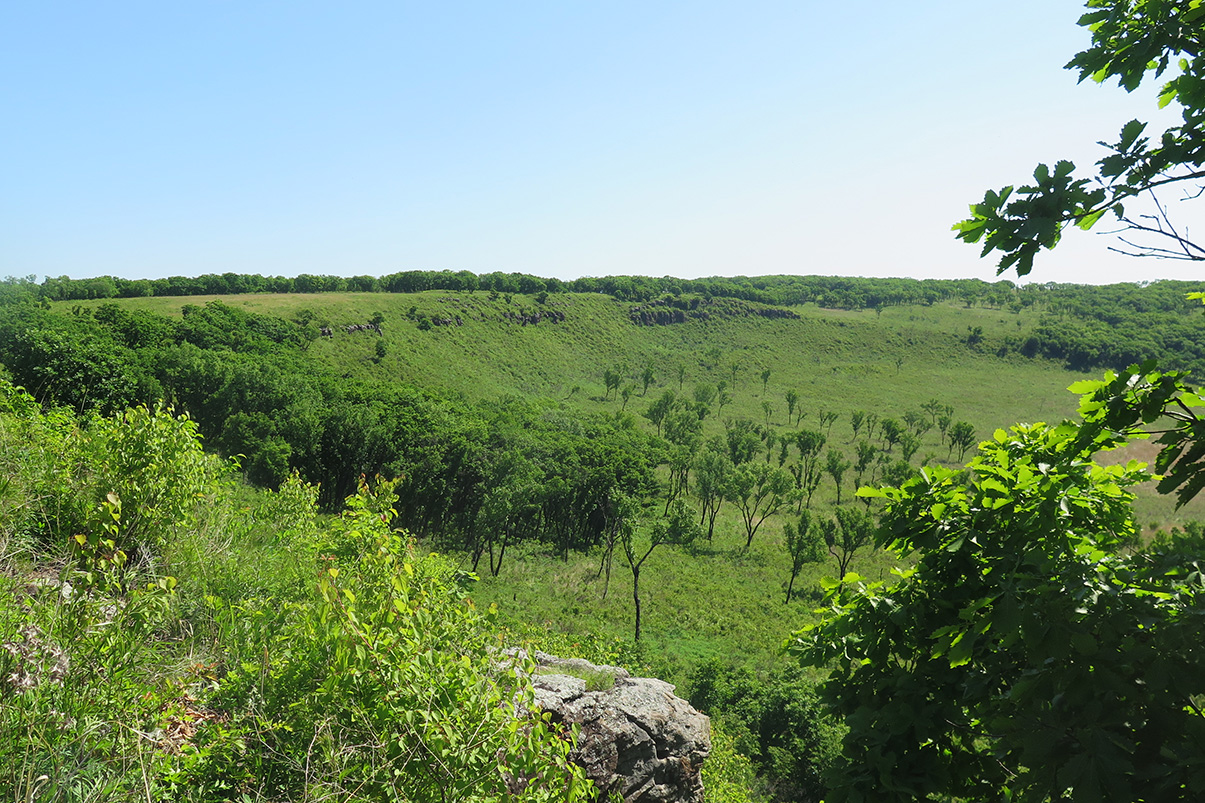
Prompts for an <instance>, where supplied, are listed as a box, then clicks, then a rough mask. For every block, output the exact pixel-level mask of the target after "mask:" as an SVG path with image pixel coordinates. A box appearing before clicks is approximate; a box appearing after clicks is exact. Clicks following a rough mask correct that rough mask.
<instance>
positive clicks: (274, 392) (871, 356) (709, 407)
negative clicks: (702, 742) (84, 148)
mask: <svg viewBox="0 0 1205 803" xmlns="http://www.w3.org/2000/svg"><path fill="white" fill-rule="evenodd" d="M1047 314H1048V312H1046V311H1042V310H1039V309H1037V308H1034V307H1031V306H1026V305H1012V306H1010V307H1008V308H1000V307H991V306H984V305H982V304H970V303H967V301H966V300H965V299H964V300H956V301H940V300H939V301H933V302H931V303H918V304H907V303H897V304H893V305H877V306H875V307H872V308H860V309H857V308H856V309H832V308H824V307H819V306H817V305H815V304H814V303H805V304H800V305H792V306H774V305H769V304H764V303H761V302H758V301H753V300H746V299H739V298H732V297H702V296H691V295H687V294H683V295H680V296H676V297H667V298H663V299H660V300H653V301H649V300H643V301H642V300H619V299H617V298H615V297H614V296H611V295H603V294H601V293H544V292H541V293H536V294H520V293H498V292H488V291H472V292H461V293H452V292H448V291H442V290H431V291H424V292H417V293H350V292H324V293H307V294H257V293H242V294H235V295H226V296H162V297H142V298H124V299H111V298H105V299H94V300H70V301H58V302H51V303H46V302H43V303H41V304H34V303H29V302H18V303H10V304H8V305H0V335H2V336H3V337H0V363H3V364H4V365H5V366H6V367H7V369H8V371H9V372H10V373H11V374H12V376H13V377H14V378H16V379H17V381H18V382H19V383H20V384H24V385H25V386H26V387H27V388H29V389H30V390H31V391H32V392H34V393H35V394H37V395H39V397H40V398H41V400H42V401H44V402H47V403H50V402H59V403H63V404H67V405H70V406H73V407H76V408H77V409H78V410H79V411H81V412H86V411H87V410H88V409H95V410H100V411H102V412H106V411H107V412H119V411H120V410H122V409H124V408H125V407H127V406H129V405H133V404H137V403H140V402H141V403H147V404H152V405H153V404H154V403H155V402H156V401H157V400H158V399H166V400H168V401H169V402H171V403H174V404H175V405H176V407H177V409H178V410H180V411H183V412H187V413H188V414H190V415H191V416H192V417H193V419H194V420H195V421H196V424H197V426H198V428H199V431H200V434H201V435H202V436H203V437H204V443H205V444H206V446H207V448H209V449H211V450H214V451H216V452H218V453H219V454H220V455H222V456H225V457H237V459H238V460H239V461H240V465H241V467H242V470H243V475H244V477H245V478H246V479H248V480H250V481H252V482H255V483H260V484H264V485H267V486H269V487H272V488H275V487H278V486H281V485H282V483H285V482H286V481H287V477H288V474H289V471H290V470H291V469H294V470H297V471H300V474H301V477H302V478H303V479H305V480H308V481H310V482H313V483H316V484H319V490H318V491H317V496H318V500H319V502H320V503H321V504H322V505H323V507H324V508H325V509H327V510H329V511H334V510H337V509H338V508H339V506H340V504H341V502H342V500H343V498H344V497H345V496H347V495H349V494H351V493H354V492H355V491H356V488H357V487H358V479H359V477H360V476H361V475H373V474H376V473H381V474H384V475H387V476H392V477H396V478H398V480H399V484H398V486H397V491H398V493H399V500H398V503H397V509H398V518H397V520H396V521H397V523H398V524H400V525H402V526H404V527H406V528H408V529H409V530H410V531H411V532H413V533H415V534H417V535H418V536H420V537H421V538H422V539H423V542H424V544H425V545H429V546H430V547H432V548H435V549H438V550H439V551H441V552H445V553H447V554H449V555H450V556H451V557H452V559H453V560H454V561H456V562H457V563H458V564H459V566H460V567H461V569H471V570H475V571H476V573H477V574H478V575H480V577H481V581H480V583H478V584H477V586H476V587H475V589H474V591H473V598H474V600H475V601H476V602H477V603H478V605H479V606H480V607H482V608H491V607H493V606H496V607H497V609H498V616H499V622H500V623H501V624H502V625H504V626H505V627H506V628H508V629H509V632H510V636H509V638H511V639H518V638H528V639H531V640H533V641H534V643H536V644H538V645H541V646H544V647H547V648H549V649H552V650H555V651H559V652H562V653H566V652H573V653H577V654H581V655H583V656H584V657H591V658H594V659H595V660H604V661H609V662H613V663H625V664H628V665H631V666H638V665H639V666H642V667H644V670H645V671H647V672H650V673H652V674H655V675H657V676H660V677H663V678H665V679H668V680H670V681H672V682H675V683H678V684H680V686H681V688H682V689H683V691H684V693H689V694H692V695H694V699H695V700H696V703H697V704H700V705H704V704H706V705H709V706H712V709H711V712H712V713H716V714H720V713H723V714H724V716H729V717H733V719H732V720H731V723H730V724H731V727H732V728H733V729H735V730H736V731H737V734H738V747H739V748H740V749H741V750H742V751H744V752H745V753H746V754H748V755H750V756H752V757H754V758H755V759H757V760H758V761H760V762H761V763H759V764H758V766H759V768H760V771H762V772H763V773H767V772H768V773H770V774H771V775H773V776H774V777H778V776H777V775H774V773H780V772H785V770H783V769H782V768H779V769H778V770H770V769H768V767H769V764H768V763H766V762H768V761H769V759H768V758H766V756H768V755H769V753H767V752H765V751H766V750H768V749H769V747H768V746H766V745H764V744H760V743H758V742H757V739H755V738H754V737H753V736H752V735H751V734H753V732H754V731H755V728H754V727H753V725H752V724H751V723H748V722H743V721H739V715H738V713H737V712H739V711H746V710H748V709H747V708H741V707H740V705H738V703H737V702H736V701H735V699H734V698H732V699H730V698H723V697H722V696H721V697H716V696H715V695H716V694H717V692H715V690H714V688H713V687H712V686H709V685H708V684H709V683H712V680H714V678H717V677H722V678H729V679H730V680H729V681H725V683H728V684H729V685H727V686H725V688H727V689H729V692H728V693H731V690H732V689H736V688H746V687H745V686H742V685H741V684H742V683H746V681H744V680H741V678H743V677H746V674H743V673H752V674H751V675H748V676H749V677H753V676H756V677H759V678H761V680H760V681H758V684H757V685H755V686H748V687H747V688H748V689H756V691H748V692H742V693H747V694H753V695H754V696H755V697H757V696H758V695H763V696H764V695H768V694H771V692H770V691H767V690H772V689H777V690H779V691H776V692H773V693H774V694H781V696H780V697H776V698H774V699H775V700H777V702H776V703H774V705H781V706H785V707H786V708H784V709H783V710H786V709H791V710H800V709H798V706H799V705H801V704H802V703H800V701H801V700H804V699H812V698H811V697H810V696H809V695H813V691H812V683H811V681H810V680H808V679H806V678H803V677H801V676H799V674H798V670H797V669H796V670H792V669H790V667H789V665H788V664H787V663H786V662H785V661H784V659H783V658H782V657H781V656H780V654H779V648H780V645H781V644H782V643H783V641H784V639H786V638H787V636H789V635H790V634H791V633H792V632H794V631H795V630H797V629H798V628H799V627H800V626H801V625H803V624H804V623H806V622H807V621H809V620H810V618H811V616H812V609H813V608H814V607H815V606H816V604H817V602H818V601H819V600H820V598H821V590H820V589H821V579H822V578H823V577H824V576H826V575H827V576H831V575H833V574H835V573H836V570H837V561H836V559H835V556H836V555H840V554H841V553H842V550H841V548H840V546H839V545H836V546H834V547H833V549H831V550H830V549H826V548H825V547H824V546H823V539H821V541H820V542H819V543H820V546H819V551H818V552H817V553H815V554H813V555H812V556H811V559H810V561H809V560H805V561H804V562H803V563H802V564H800V565H799V566H798V567H795V569H796V571H795V574H794V576H793V572H792V569H793V567H792V557H791V554H790V552H789V550H788V546H789V543H790V538H789V535H790V533H789V530H790V528H791V527H795V528H798V529H799V531H800V532H803V531H806V532H807V533H808V534H809V536H810V537H813V538H820V537H821V533H822V532H830V533H835V534H837V535H840V534H841V533H842V532H843V528H844V527H845V524H844V523H841V524H840V527H838V523H839V522H843V520H842V519H840V517H839V516H838V517H837V518H834V516H837V514H838V512H839V511H845V512H846V513H848V512H849V511H850V510H853V511H854V513H857V511H866V512H867V513H871V514H873V512H874V510H875V508H874V507H873V506H871V505H867V506H863V505H861V504H860V503H859V502H857V501H856V500H855V497H854V495H853V494H854V491H855V489H856V487H857V485H858V484H859V483H866V484H876V483H883V482H886V483H899V482H902V481H904V480H905V479H907V478H908V477H909V476H910V475H912V474H914V473H915V472H916V471H917V470H918V469H919V468H920V467H921V466H923V465H926V464H934V463H936V464H945V465H949V466H958V465H961V462H962V460H963V459H965V457H966V455H967V450H968V448H973V445H974V442H975V441H976V440H977V439H983V438H987V437H990V435H991V433H992V432H993V431H994V430H995V429H997V428H1000V427H1006V426H1008V425H1010V424H1012V423H1015V422H1018V421H1038V420H1047V421H1049V420H1060V419H1062V418H1064V417H1068V416H1072V415H1073V414H1074V411H1075V407H1076V401H1077V400H1076V397H1075V396H1073V395H1072V394H1070V393H1068V392H1067V391H1066V388H1067V387H1068V386H1069V385H1070V384H1072V383H1073V382H1075V381H1077V380H1079V379H1082V378H1084V377H1086V376H1093V375H1095V374H1094V372H1093V373H1080V372H1074V371H1070V370H1068V369H1067V368H1066V367H1065V365H1064V364H1063V363H1061V362H1053V361H1050V360H1044V359H1041V358H1036V357H1027V356H1024V355H1023V354H1022V353H1021V352H1020V351H1019V350H1018V348H1017V343H1019V342H1025V341H1026V340H1027V339H1028V338H1030V337H1031V336H1032V334H1033V333H1034V332H1035V331H1037V329H1038V327H1040V326H1042V325H1043V323H1042V322H1043V320H1044V316H1046V315H1047ZM956 432H959V433H961V435H962V436H965V439H964V440H962V441H961V445H959V443H958V442H955V433H956ZM711 458H714V459H715V460H719V461H721V462H723V463H725V464H727V465H728V468H727V469H724V471H726V472H728V473H727V474H725V475H724V476H725V477H727V479H726V480H725V482H728V483H731V482H733V481H734V480H733V479H732V478H733V477H734V476H736V475H737V474H741V473H742V472H743V473H744V475H746V476H747V477H749V478H750V480H749V481H750V482H753V483H755V487H754V486H750V487H751V488H754V491H753V494H754V495H753V496H750V495H749V494H748V493H746V495H745V496H744V497H743V499H742V497H741V496H740V494H738V493H736V492H735V491H733V492H731V493H730V492H729V491H724V492H723V493H722V494H720V495H717V496H713V497H712V498H711V501H710V502H709V501H708V498H707V496H706V492H705V490H704V489H705V487H706V483H705V481H704V480H705V477H704V472H705V471H706V470H708V469H706V466H707V465H711V464H709V463H708V462H707V461H708V460H709V459H711ZM1111 459H1116V456H1111ZM713 462H714V461H713ZM776 475H777V476H781V478H783V480H784V481H785V482H786V485H785V486H784V490H783V491H781V492H780V491H769V490H765V489H769V488H770V487H771V486H772V485H773V483H774V480H773V477H774V476H776ZM763 490H765V493H766V496H765V497H764V499H762V501H759V502H757V504H758V505H762V506H761V507H759V508H757V509H756V510H753V509H742V505H749V504H751V503H752V500H753V499H754V497H756V495H757V494H759V493H761V492H762V491H763ZM758 498H761V497H758ZM708 504H713V505H718V508H717V511H718V512H717V513H716V516H715V519H714V527H713V528H711V529H712V531H711V533H710V536H708V534H707V532H706V531H707V530H708V529H709V528H708V527H706V526H704V527H702V529H701V530H698V529H697V523H698V522H699V520H700V519H702V520H703V521H704V522H706V521H707V516H708V514H707V506H708ZM804 508H806V509H807V512H808V515H809V516H810V517H811V518H810V519H806V518H805V519H803V520H802V521H801V518H800V517H801V511H803V510H804ZM1200 510H1201V508H1200V505H1199V504H1194V505H1192V506H1190V507H1188V508H1186V509H1184V510H1180V511H1173V510H1172V508H1171V503H1170V501H1169V500H1168V499H1166V498H1163V497H1157V496H1155V495H1153V494H1146V495H1145V496H1144V497H1143V499H1141V500H1140V502H1139V508H1138V517H1139V520H1140V521H1141V522H1142V523H1143V524H1144V525H1145V526H1146V528H1147V530H1148V532H1149V531H1150V530H1153V529H1155V528H1157V527H1163V528H1168V527H1171V526H1173V525H1182V524H1183V523H1184V522H1187V521H1190V520H1193V519H1196V518H1201V517H1202V516H1201V514H1200ZM746 513H747V514H748V515H744V514H746ZM850 515H854V514H850ZM859 515H861V514H859ZM675 516H677V517H678V518H674V517H675ZM825 527H829V528H830V529H829V530H828V531H825V529H824V528H825ZM671 530H672V531H673V532H674V533H677V535H673V534H671V532H670V531H671ZM625 539H626V540H625ZM657 539H662V541H663V543H660V544H658V543H657ZM675 539H677V540H675ZM625 547H627V548H630V549H631V550H632V553H631V554H632V560H631V561H629V560H627V559H626V558H625ZM646 549H648V550H649V551H648V553H647V554H645V550H646ZM830 552H831V553H835V554H830ZM641 555H645V558H646V559H645V561H644V562H642V563H641V564H640V569H641V574H640V579H639V585H638V586H636V585H635V583H634V580H635V575H634V573H633V572H632V570H631V566H632V565H633V564H635V563H637V561H639V560H640V557H641ZM845 557H847V558H850V560H851V563H850V568H851V569H852V570H853V571H856V572H859V573H861V574H863V575H865V576H867V577H869V578H871V579H885V578H887V577H889V574H888V572H889V570H890V569H891V568H892V565H893V563H892V560H891V559H889V558H887V557H886V556H884V555H883V554H880V553H876V552H874V551H873V550H871V549H870V548H869V547H868V546H867V545H865V544H864V543H862V544H857V543H855V544H853V545H852V546H851V547H850V549H849V550H847V554H846V555H845ZM788 588H791V590H792V592H793V594H792V595H791V598H790V599H788ZM637 590H638V591H639V597H640V600H641V611H640V618H641V621H642V634H641V638H640V639H639V641H638V642H636V641H635V640H634V638H633V625H634V622H635V620H636V618H637V609H636V604H635V592H636V591H637ZM792 673H794V674H792ZM766 678H772V679H774V680H772V681H767V680H765V679H766ZM749 682H751V681H749ZM709 688H711V689H712V691H707V689H709ZM708 695H711V696H708ZM792 701H794V702H792ZM758 705H765V706H770V707H771V708H773V706H772V705H771V703H770V702H769V701H768V698H767V699H766V700H763V701H762V702H761V703H759V704H758ZM792 706H795V708H791V707H792ZM766 710H770V709H766ZM808 710H811V709H808ZM806 719H807V722H805V723H802V724H800V725H799V727H801V728H804V729H805V730H806V729H807V728H811V727H813V726H815V727H820V725H818V724H817V723H820V722H821V720H819V719H816V718H815V717H814V716H813V715H812V714H809V715H808V718H806ZM824 727H827V726H824ZM741 734H744V735H743V736H742V735H741ZM816 738H818V739H819V737H816ZM742 740H743V741H742ZM821 742H823V739H821V740H820V741H819V742H816V745H819V744H820V743H821ZM816 745H813V747H811V748H808V749H807V750H806V751H804V750H803V749H802V748H800V750H801V751H802V752H801V753H800V755H801V756H803V755H804V754H805V753H806V761H805V759H804V758H801V759H800V761H801V762H804V763H807V765H808V767H811V769H807V770H806V771H807V772H813V771H814V770H815V766H818V764H817V762H820V761H821V759H820V758H819V756H820V753H818V752H816V751H820V749H821V748H820V747H819V746H816ZM759 751H760V752H759ZM821 752H822V751H821ZM758 756H761V758H758ZM799 771H801V772H803V771H804V770H802V769H801V770H799ZM805 774H806V773H805ZM780 780H781V778H780ZM813 782H814V781H813ZM792 783H797V784H802V783H804V782H803V781H802V780H800V779H798V778H796V780H795V781H792ZM809 783H811V782H809ZM805 785H806V784H805ZM784 788H785V787H784Z"/></svg>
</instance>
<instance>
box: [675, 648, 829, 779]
mask: <svg viewBox="0 0 1205 803" xmlns="http://www.w3.org/2000/svg"><path fill="white" fill-rule="evenodd" d="M690 686H691V693H690V702H691V705H693V706H695V707H696V708H698V709H699V710H701V711H704V712H706V713H708V714H710V715H711V716H712V717H713V723H718V729H719V731H720V733H721V734H723V736H722V738H721V745H722V744H723V742H724V741H726V740H727V739H732V740H733V746H734V747H735V748H736V750H738V751H739V752H740V753H741V754H742V755H745V756H748V757H749V758H750V759H752V762H753V765H754V766H755V767H756V768H757V770H758V771H759V775H760V780H761V783H760V784H759V786H760V787H762V788H763V790H764V792H765V794H766V797H767V798H769V799H770V800H776V801H784V802H785V801H790V802H791V803H795V801H819V800H821V799H822V797H823V796H824V792H825V785H824V781H823V776H824V774H825V772H826V771H827V769H828V767H829V766H830V765H831V764H832V763H833V762H834V760H835V759H836V757H837V752H838V750H839V748H840V739H841V732H842V728H841V726H840V725H839V724H838V723H837V722H836V721H835V720H834V719H833V718H832V717H831V716H830V715H829V714H828V713H827V712H826V711H825V707H824V705H823V703H822V702H821V700H820V696H819V694H818V693H817V689H816V684H815V683H814V682H813V681H811V680H809V679H808V678H806V677H805V676H804V675H803V673H802V672H801V671H800V670H799V669H797V668H796V669H791V668H789V667H787V668H778V669H776V670H775V671H774V672H772V673H768V674H766V675H762V676H759V675H756V674H754V673H753V672H750V671H749V670H748V669H734V668H732V667H730V666H726V665H724V664H723V663H720V662H718V661H712V662H708V663H705V664H703V665H701V666H700V667H699V668H698V669H697V670H696V671H695V672H694V674H693V675H692V677H691V681H690ZM729 734H730V735H729ZM709 761H710V760H709ZM706 766H707V765H706V764H704V767H706ZM746 788H749V787H746Z"/></svg>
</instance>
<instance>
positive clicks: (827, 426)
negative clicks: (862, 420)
mask: <svg viewBox="0 0 1205 803" xmlns="http://www.w3.org/2000/svg"><path fill="white" fill-rule="evenodd" d="M836 421H837V413H836V412H835V411H833V410H821V411H820V428H821V429H823V430H824V434H825V435H831V434H833V424H834V423H835V422H836Z"/></svg>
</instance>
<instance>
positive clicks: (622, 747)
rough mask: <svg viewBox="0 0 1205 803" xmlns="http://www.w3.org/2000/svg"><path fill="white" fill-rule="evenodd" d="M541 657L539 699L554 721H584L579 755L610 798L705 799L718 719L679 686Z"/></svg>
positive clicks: (680, 802) (673, 802)
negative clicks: (706, 766) (705, 769)
mask: <svg viewBox="0 0 1205 803" xmlns="http://www.w3.org/2000/svg"><path fill="white" fill-rule="evenodd" d="M535 658H536V660H537V661H538V663H539V665H540V670H541V674H537V675H536V676H535V677H534V678H533V680H534V682H535V689H536V704H537V705H538V706H539V707H540V708H542V709H543V710H545V711H547V712H549V713H550V714H551V715H552V719H553V720H554V721H556V722H564V723H567V724H570V725H577V726H579V728H580V734H579V736H578V742H577V747H576V748H575V749H574V752H573V755H572V758H573V760H574V761H576V762H577V763H578V764H580V765H581V766H583V767H584V768H585V770H586V774H587V775H588V776H589V777H590V778H591V780H593V781H594V783H595V784H596V785H597V786H598V788H599V790H600V791H601V795H602V798H603V799H605V797H606V795H608V794H610V793H612V792H618V793H620V794H621V795H622V796H623V799H624V801H625V803H702V801H703V780H702V777H701V776H700V770H701V768H702V766H703V760H704V759H705V758H706V757H707V755H708V753H710V752H711V721H710V720H709V719H708V718H707V717H706V716H704V715H703V714H700V713H699V712H698V711H696V710H695V709H694V708H692V707H691V706H690V704H689V703H687V702H686V701H685V700H683V699H681V698H680V697H677V696H675V695H674V687H673V686H672V685H670V684H669V683H666V682H665V681H662V680H657V679H655V678H634V677H631V676H630V675H629V674H628V672H627V671H626V670H624V669H620V668H619V667H613V666H597V665H595V664H592V663H590V662H589V661H583V660H581V659H562V658H556V657H555V656H551V655H546V654H544V653H536V654H535ZM562 673H564V674H562ZM583 678H589V683H588V682H587V680H585V679H583ZM612 679H613V683H612ZM588 685H589V686H590V687H591V688H593V689H595V690H589V689H588V688H587V686H588Z"/></svg>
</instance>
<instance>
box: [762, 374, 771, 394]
mask: <svg viewBox="0 0 1205 803" xmlns="http://www.w3.org/2000/svg"><path fill="white" fill-rule="evenodd" d="M770 374H771V371H770V369H769V368H767V369H766V370H764V371H762V372H761V395H763V396H765V395H766V387H767V386H768V385H769V384H770Z"/></svg>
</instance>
